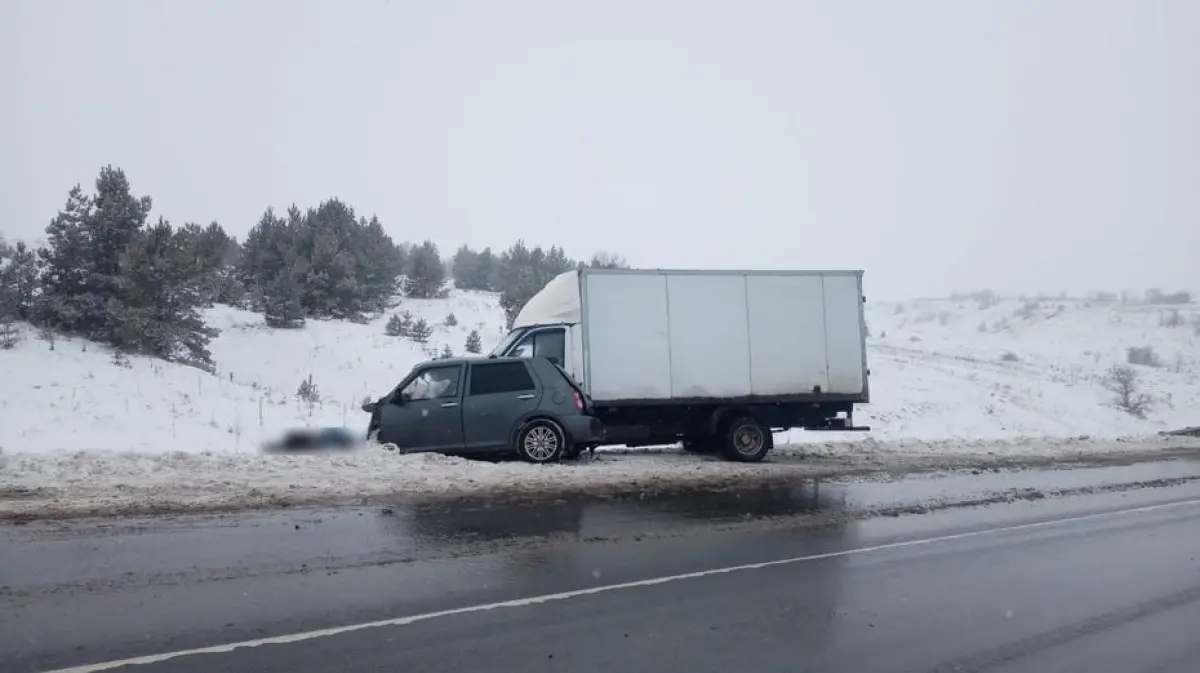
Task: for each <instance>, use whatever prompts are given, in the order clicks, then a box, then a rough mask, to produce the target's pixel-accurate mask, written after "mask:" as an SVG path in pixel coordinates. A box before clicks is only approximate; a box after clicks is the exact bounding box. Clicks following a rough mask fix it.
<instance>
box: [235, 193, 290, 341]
mask: <svg viewBox="0 0 1200 673" xmlns="http://www.w3.org/2000/svg"><path fill="white" fill-rule="evenodd" d="M299 218H300V213H299V211H298V210H297V209H296V208H295V207H293V208H291V209H290V210H289V211H288V219H287V220H284V219H282V218H280V217H277V216H276V215H275V212H274V211H273V210H272V209H270V208H268V209H267V210H266V212H264V213H263V215H262V217H261V218H259V221H258V224H256V225H254V228H252V229H251V230H250V233H249V234H248V235H247V236H246V244H245V246H243V252H242V259H241V264H240V265H239V267H238V277H239V279H240V280H241V282H242V283H243V284H244V285H245V286H246V287H247V288H249V289H250V291H251V295H252V300H251V305H252V307H253V308H254V309H255V310H258V311H262V313H263V318H264V320H265V321H266V323H267V325H268V326H270V327H279V328H297V327H303V326H304V318H305V313H304V305H303V303H302V287H301V284H300V281H299V277H300V276H301V275H302V274H303V273H304V270H305V269H304V265H302V264H301V263H300V260H299V258H298V254H297V249H296V248H297V244H296V239H297V238H298V232H297V227H298V226H299V223H298V220H299Z"/></svg>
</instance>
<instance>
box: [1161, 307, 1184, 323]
mask: <svg viewBox="0 0 1200 673" xmlns="http://www.w3.org/2000/svg"><path fill="white" fill-rule="evenodd" d="M1158 326H1159V327H1182V326H1183V315H1182V314H1180V313H1179V309H1177V308H1173V309H1171V310H1170V311H1163V312H1162V313H1160V314H1158Z"/></svg>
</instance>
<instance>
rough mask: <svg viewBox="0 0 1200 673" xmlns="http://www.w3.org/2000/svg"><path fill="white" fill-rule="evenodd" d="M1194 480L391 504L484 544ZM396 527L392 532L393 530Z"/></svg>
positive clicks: (1044, 479) (1017, 474)
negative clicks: (996, 495) (997, 495)
mask: <svg viewBox="0 0 1200 673" xmlns="http://www.w3.org/2000/svg"><path fill="white" fill-rule="evenodd" d="M1181 477H1198V478H1200V461H1195V460H1176V461H1166V462H1154V463H1137V464H1134V465H1128V466H1119V467H1098V468H1081V469H1073V470H1048V471H1037V472H1030V471H1012V472H984V473H980V474H970V473H968V474H962V473H950V474H946V473H940V474H929V475H922V476H916V477H906V478H904V479H900V480H896V481H885V482H847V481H829V482H822V481H813V480H808V481H804V482H800V483H797V484H794V485H778V484H772V485H762V486H759V487H754V488H741V489H737V490H723V491H712V490H706V491H697V490H687V491H677V492H663V493H656V494H653V495H647V496H644V497H634V496H631V497H629V498H625V499H582V500H553V501H532V500H524V501H495V500H486V499H477V498H469V499H463V500H460V501H458V502H456V503H454V504H452V505H447V504H444V503H443V504H437V505H418V506H413V507H405V508H396V510H395V516H397V517H398V518H400V519H402V520H404V522H405V525H403V526H402V528H403V529H404V534H405V535H406V536H412V537H415V538H417V539H418V540H422V541H426V542H439V543H440V542H446V541H474V542H486V541H491V540H502V539H508V538H519V537H542V536H550V535H567V536H571V537H578V538H585V539H586V538H589V537H607V536H613V535H619V534H622V533H628V532H633V531H645V530H647V529H655V528H669V527H671V526H672V525H675V526H682V525H686V524H691V523H703V522H723V521H738V520H753V519H760V518H764V517H777V516H796V515H804V514H813V513H818V512H822V513H826V512H836V511H838V510H861V509H868V508H878V507H889V506H904V505H911V504H919V503H927V502H930V501H936V500H951V499H963V498H964V497H970V496H979V495H983V494H992V493H1000V492H1004V491H1010V490H1014V489H1022V490H1025V489H1035V490H1040V491H1054V490H1060V489H1073V488H1083V487H1102V486H1110V485H1113V484H1128V483H1135V482H1145V481H1152V480H1156V479H1176V478H1181ZM397 532H399V531H397Z"/></svg>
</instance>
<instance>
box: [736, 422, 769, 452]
mask: <svg viewBox="0 0 1200 673" xmlns="http://www.w3.org/2000/svg"><path fill="white" fill-rule="evenodd" d="M762 445H763V433H762V430H760V429H758V428H756V427H754V426H752V425H743V426H742V427H740V428H738V429H737V432H735V433H733V447H734V448H735V449H737V452H738V453H740V454H743V455H747V456H749V455H753V454H755V453H758V450H759V449H761V448H762Z"/></svg>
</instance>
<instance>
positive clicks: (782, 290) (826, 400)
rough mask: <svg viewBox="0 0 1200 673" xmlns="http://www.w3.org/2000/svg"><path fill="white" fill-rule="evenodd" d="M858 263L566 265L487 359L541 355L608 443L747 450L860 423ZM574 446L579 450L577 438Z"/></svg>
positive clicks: (862, 367) (760, 450) (753, 453)
mask: <svg viewBox="0 0 1200 673" xmlns="http://www.w3.org/2000/svg"><path fill="white" fill-rule="evenodd" d="M862 276H863V274H862V272H861V271H682V270H637V269H632V270H631V269H579V270H573V271H568V272H566V273H563V274H561V275H559V276H557V277H555V278H554V279H552V280H551V281H550V282H549V283H547V284H546V287H545V288H543V289H542V290H541V292H539V293H538V294H536V295H534V296H533V298H531V299H530V300H529V302H528V303H526V304H525V306H524V307H523V308H522V310H521V312H520V313H519V314H518V315H517V318H516V320H515V321H514V323H513V328H512V331H511V332H510V333H509V334H508V336H507V337H506V338H505V339H504V340H503V341H502V342H501V343H500V345H499V346H497V347H496V349H495V350H494V351H493V352H492V354H493V355H495V356H514V355H517V356H535V355H537V356H545V357H548V358H550V359H552V360H555V361H557V362H559V363H560V364H561V366H562V367H563V368H564V369H565V370H566V371H567V372H568V373H569V374H570V375H571V376H572V377H574V378H575V380H576V381H577V382H578V383H579V384H580V386H581V387H582V389H583V390H584V392H585V393H586V394H587V395H588V396H589V397H590V398H591V401H592V405H593V407H594V410H595V413H596V415H597V416H599V417H600V419H601V420H602V421H604V423H605V426H606V427H607V430H608V440H609V442H611V443H613V444H625V445H627V446H646V445H654V444H669V443H673V442H677V441H683V443H684V447H685V448H687V449H689V450H692V451H697V452H720V453H723V454H724V455H725V456H726V457H727V458H729V459H731V460H737V461H743V462H751V461H758V460H761V459H762V458H763V456H764V455H765V454H766V453H767V451H768V450H770V448H771V446H772V437H771V433H772V431H781V430H785V429H789V428H805V429H808V430H836V431H850V430H869V428H866V427H858V426H855V425H854V422H853V418H854V416H853V414H854V405H855V404H864V403H866V402H868V401H869V399H870V397H869V390H868V386H867V375H868V370H867V361H866V341H865V336H866V325H865V322H864V318H863V302H864V297H863V292H862ZM585 448H586V447H585Z"/></svg>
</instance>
